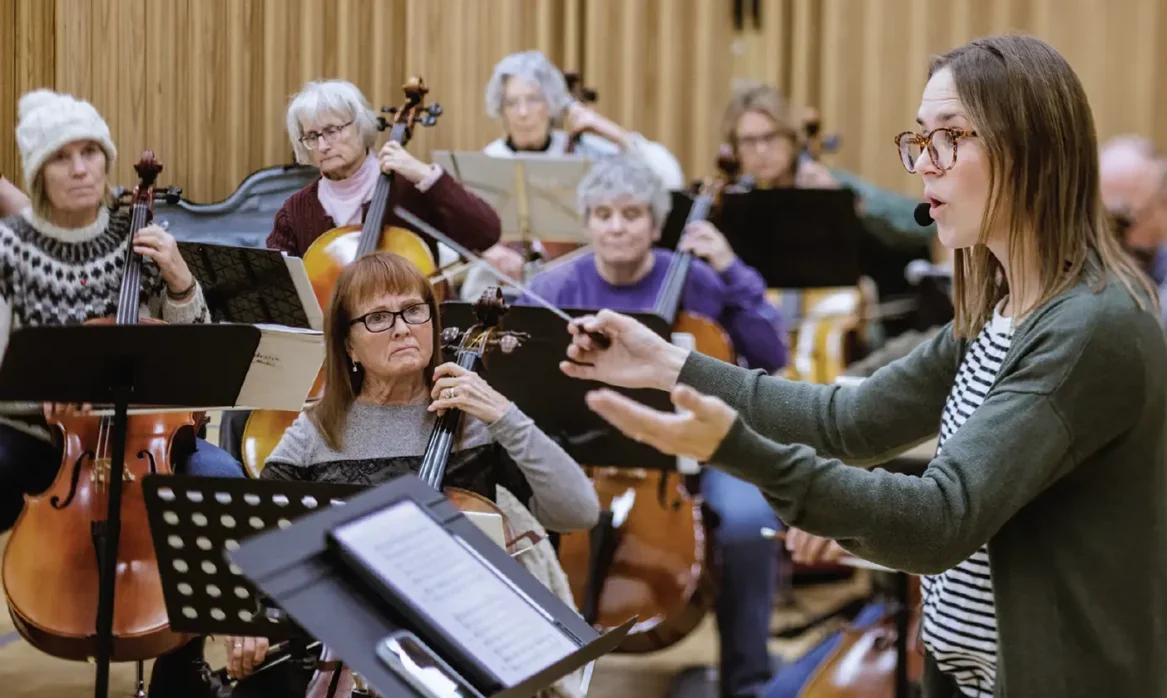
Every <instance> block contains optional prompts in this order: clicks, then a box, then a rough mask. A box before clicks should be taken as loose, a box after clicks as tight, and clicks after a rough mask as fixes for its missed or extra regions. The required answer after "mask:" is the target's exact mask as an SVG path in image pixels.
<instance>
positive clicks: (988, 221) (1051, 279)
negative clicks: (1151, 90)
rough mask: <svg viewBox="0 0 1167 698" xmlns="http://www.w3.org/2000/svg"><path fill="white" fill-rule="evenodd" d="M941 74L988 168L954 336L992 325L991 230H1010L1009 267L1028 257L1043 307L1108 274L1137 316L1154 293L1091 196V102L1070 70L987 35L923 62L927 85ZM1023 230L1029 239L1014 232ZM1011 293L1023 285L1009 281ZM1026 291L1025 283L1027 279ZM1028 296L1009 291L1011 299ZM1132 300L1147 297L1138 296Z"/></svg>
mask: <svg viewBox="0 0 1167 698" xmlns="http://www.w3.org/2000/svg"><path fill="white" fill-rule="evenodd" d="M944 68H948V69H949V70H951V71H952V78H953V82H954V83H955V85H956V91H957V93H958V94H959V96H960V100H961V102H962V103H963V104H964V106H965V108H966V109H967V110H968V115H969V118H970V120H971V121H972V122H973V124H974V127H975V128H976V130H977V135H978V136H979V139H980V141H981V142H982V143H983V144H984V147H985V150H986V152H987V153H988V160H989V199H988V201H987V202H986V205H985V212H984V219H983V221H982V223H981V231H980V240H979V242H980V243H981V244H978V245H975V246H973V247H972V248H969V249H958V250H956V253H955V256H954V262H953V305H954V307H955V311H956V312H955V323H954V328H955V331H956V334H957V336H962V337H972V336H975V335H976V333H977V332H979V331H980V329H981V328H982V327H983V326H984V324H985V323H986V322H987V321H988V320H989V318H990V317H992V313H993V309H994V308H995V307H996V305H997V304H998V303H999V302H1000V300H1001V299H1002V298H1004V297H1005V295H1006V294H1007V293H1009V292H1010V289H1008V288H1007V284H1006V278H1005V273H1004V269H1003V268H1002V266H1001V263H1000V262H999V261H998V260H997V259H996V258H995V257H994V256H993V254H992V253H991V252H990V251H989V249H988V248H987V247H986V246H985V245H984V244H983V243H985V241H986V240H987V239H988V236H989V233H990V231H992V230H994V229H996V227H997V225H998V223H999V222H1000V223H1004V224H1006V227H1007V228H1008V230H1009V242H1008V244H1009V252H1010V260H1011V263H1012V264H1014V265H1015V266H1016V267H1017V269H1024V268H1027V265H1028V262H1029V261H1030V256H1032V255H1036V256H1037V258H1038V263H1039V268H1040V278H1039V280H1038V281H1037V283H1038V285H1039V287H1040V294H1038V299H1037V301H1036V302H1035V303H1034V305H1033V306H1031V307H1028V308H1017V309H1016V313H1015V314H1016V315H1017V316H1021V315H1023V314H1025V313H1027V312H1028V311H1031V310H1033V309H1034V308H1036V307H1038V306H1040V305H1042V304H1044V303H1046V302H1047V301H1049V300H1050V299H1052V298H1054V297H1055V296H1057V295H1059V294H1060V293H1062V292H1064V291H1065V290H1066V289H1068V288H1069V287H1070V286H1072V285H1074V284H1075V283H1077V282H1078V280H1079V279H1081V278H1083V275H1086V278H1087V279H1089V280H1091V281H1094V282H1095V286H1096V289H1097V290H1101V289H1102V288H1103V287H1104V286H1105V283H1106V278H1107V275H1108V273H1110V274H1114V275H1115V276H1116V277H1117V278H1118V279H1119V281H1121V283H1122V284H1123V285H1124V286H1125V287H1126V288H1127V290H1128V291H1129V292H1130V293H1131V295H1132V296H1133V297H1134V299H1135V302H1136V303H1138V305H1139V307H1141V308H1146V307H1147V302H1148V301H1149V303H1151V304H1152V305H1157V304H1158V300H1157V293H1156V291H1155V289H1154V287H1153V286H1152V285H1151V283H1150V282H1149V281H1148V280H1147V278H1146V277H1145V276H1144V275H1143V274H1141V273H1140V272H1139V269H1138V266H1137V264H1136V262H1135V260H1134V259H1133V258H1132V257H1131V256H1130V255H1129V254H1127V253H1126V251H1125V250H1123V248H1122V246H1121V245H1120V244H1119V242H1118V240H1117V238H1116V237H1115V236H1114V235H1113V234H1112V232H1111V230H1110V228H1109V223H1108V221H1107V219H1106V216H1105V212H1104V210H1103V208H1102V195H1101V192H1100V190H1099V174H1098V139H1097V134H1096V133H1095V128H1094V116H1093V114H1092V113H1091V109H1090V102H1089V100H1088V99H1087V98H1086V91H1085V90H1084V89H1083V87H1082V83H1081V82H1080V81H1079V80H1078V76H1077V75H1076V74H1075V73H1074V71H1073V69H1072V68H1071V67H1070V65H1069V63H1067V62H1066V60H1065V59H1064V58H1063V57H1062V56H1061V55H1060V54H1059V53H1058V52H1057V51H1056V50H1054V48H1053V47H1052V46H1050V45H1049V44H1047V43H1045V42H1043V41H1040V40H1038V39H1035V38H1032V37H1028V36H1022V35H1003V36H991V37H987V38H983V39H978V40H976V41H973V42H971V43H969V44H966V45H964V46H961V47H960V48H957V49H953V50H952V51H949V52H947V53H945V54H942V55H940V56H937V57H936V58H934V59H933V60H932V65H931V67H930V68H929V71H928V77H929V79H931V77H932V76H933V75H935V74H936V73H937V72H938V71H940V70H942V69H944ZM1028 230H1032V231H1033V232H1034V236H1033V239H1027V238H1028V236H1026V235H1023V234H1022V232H1023V231H1028ZM1010 278H1012V279H1013V280H1014V284H1024V283H1025V280H1024V279H1020V278H1019V275H1018V274H1013V273H1011V274H1010ZM1030 282H1032V280H1030ZM1026 291H1027V289H1020V288H1014V289H1012V293H1013V294H1014V295H1013V297H1014V298H1015V299H1018V298H1022V297H1025V295H1026ZM1140 291H1141V292H1142V293H1143V294H1146V296H1147V298H1146V299H1144V298H1141V297H1140V295H1141V294H1140Z"/></svg>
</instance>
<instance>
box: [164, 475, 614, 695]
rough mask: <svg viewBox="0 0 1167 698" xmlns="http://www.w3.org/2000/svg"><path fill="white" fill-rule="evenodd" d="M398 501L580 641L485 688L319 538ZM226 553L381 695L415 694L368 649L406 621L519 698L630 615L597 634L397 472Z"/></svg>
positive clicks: (606, 644)
mask: <svg viewBox="0 0 1167 698" xmlns="http://www.w3.org/2000/svg"><path fill="white" fill-rule="evenodd" d="M159 479H161V478H159ZM192 484H193V483H192ZM255 484H265V483H262V482H257V483H255ZM176 489H177V488H176ZM403 502H412V503H413V504H414V505H416V506H417V507H418V509H420V510H421V511H422V512H424V513H426V514H428V515H429V516H430V517H432V519H433V520H434V521H436V522H437V523H438V524H439V525H440V526H441V527H442V529H444V531H445V532H446V533H447V534H450V535H454V536H456V537H458V538H460V539H461V540H462V541H464V542H465V544H467V545H468V546H469V547H470V548H472V550H473V551H474V554H475V556H477V557H479V558H480V559H482V560H485V561H486V562H487V563H488V564H489V565H490V566H492V567H493V568H494V569H495V570H497V571H498V572H500V573H501V574H502V575H504V577H505V579H506V580H508V581H509V585H510V586H511V588H512V589H518V590H519V591H518V592H516V593H520V592H521V593H520V596H524V595H525V596H526V598H527V599H529V600H530V601H531V602H533V603H534V604H535V605H536V606H537V607H538V608H541V609H543V611H545V612H546V613H548V614H550V616H551V617H552V618H553V619H554V621H555V622H556V623H558V624H559V626H560V627H561V628H562V629H563V630H562V631H561V632H563V633H564V636H568V637H569V636H571V635H574V636H575V638H578V641H574V642H573V644H574V645H575V646H576V647H578V648H579V649H578V650H576V651H575V652H573V653H570V654H568V655H567V656H566V657H564V658H563V659H561V660H559V661H557V662H554V663H552V664H551V665H549V666H547V667H546V668H544V669H542V670H539V671H537V672H536V673H535V674H534V675H532V676H529V677H527V678H526V679H522V680H520V681H518V682H517V683H516V684H515V685H512V686H510V687H503V688H502V690H493V689H492V688H491V687H488V686H484V685H483V684H482V682H481V681H480V680H475V679H474V678H472V677H473V676H474V675H475V674H474V668H473V667H471V666H468V665H467V664H466V662H465V661H460V660H458V659H457V657H456V655H455V654H454V653H451V652H449V651H446V650H443V649H439V648H441V647H443V644H442V640H441V638H440V636H439V635H436V634H435V631H434V630H433V628H432V626H431V625H430V623H432V620H430V621H428V622H426V621H418V622H410V621H407V620H405V618H406V616H404V615H402V612H401V611H399V610H397V609H398V608H399V604H402V603H404V601H403V600H402V599H400V598H396V599H394V600H393V601H389V600H387V598H386V597H385V596H383V595H382V594H383V593H384V591H382V592H378V591H376V590H375V589H374V587H373V586H371V585H370V583H368V582H366V581H365V579H364V578H362V577H361V576H360V575H359V574H358V573H357V572H355V571H354V570H353V568H352V567H350V566H349V565H348V564H347V563H346V562H345V561H344V560H343V559H342V558H341V557H340V556H339V555H338V553H337V551H336V549H335V548H334V547H333V546H332V545H330V544H329V542H328V536H329V533H330V532H331V531H333V530H334V529H336V528H337V527H339V526H341V525H343V524H345V523H348V522H350V521H353V520H354V519H359V518H361V517H363V516H365V515H368V514H373V513H376V512H381V511H384V510H386V509H388V508H390V507H393V506H395V505H397V504H400V503H403ZM393 533H394V532H393V531H392V530H386V531H385V536H386V539H387V540H389V539H391V538H392V536H393ZM228 555H229V558H230V560H231V561H232V562H233V563H235V564H236V565H238V566H239V568H241V569H242V570H243V573H244V574H245V575H247V576H248V577H249V578H251V580H252V581H253V582H255V584H256V586H258V587H259V588H260V589H262V590H264V591H265V592H266V593H267V594H268V595H269V596H270V597H271V598H272V599H274V600H275V602H276V603H277V604H279V606H280V607H281V608H283V609H284V610H285V611H287V612H288V614H290V615H291V616H292V618H293V619H294V620H295V621H296V623H298V624H299V625H300V626H301V627H303V628H304V629H305V630H306V631H307V632H309V633H311V634H312V635H313V636H314V637H316V638H318V639H319V640H321V641H322V642H324V643H325V644H326V645H328V646H329V647H330V648H332V649H333V650H334V651H335V652H336V653H337V654H338V655H339V656H340V658H341V659H342V660H343V661H344V662H345V664H347V665H348V666H350V667H352V669H353V671H355V672H357V673H359V674H360V675H361V676H362V677H363V678H364V679H366V680H367V681H368V682H369V683H370V684H371V685H372V686H373V688H374V689H375V690H376V691H377V692H379V693H381V694H382V695H384V696H388V697H394V696H413V695H421V694H420V693H418V692H416V691H414V690H412V689H410V688H409V687H408V686H407V685H406V684H405V682H404V681H403V680H402V679H401V678H399V677H398V675H397V674H396V673H394V672H393V671H391V670H390V669H388V668H387V666H386V665H385V663H384V662H383V661H382V660H381V659H380V658H379V657H378V655H377V653H376V650H375V648H376V646H377V644H378V643H379V642H380V641H381V640H382V639H383V638H385V637H386V636H387V635H389V634H390V633H393V632H394V631H397V630H402V629H404V630H409V631H411V632H413V633H414V634H415V635H417V636H418V637H419V638H420V639H421V641H422V642H423V643H424V644H425V645H427V646H428V647H429V648H431V649H433V650H434V651H435V652H436V653H437V654H438V656H440V657H441V659H443V660H444V661H445V662H446V663H447V664H449V665H450V667H451V668H452V669H453V671H454V672H455V673H456V674H457V675H459V678H461V679H462V680H468V681H469V683H470V684H471V685H473V686H474V687H475V688H476V689H477V690H478V691H479V692H480V693H482V694H483V695H484V696H490V697H491V698H525V697H527V696H533V695H535V694H536V693H537V692H538V691H540V690H542V689H544V688H546V687H548V686H550V685H552V684H553V683H555V682H556V681H557V680H559V679H560V678H562V677H564V676H567V675H568V674H570V673H572V672H574V671H576V670H578V669H581V668H583V667H584V666H585V665H587V664H589V663H591V662H592V661H594V660H595V659H596V658H598V657H600V656H601V655H603V654H606V653H607V652H610V651H611V650H613V649H615V647H616V646H617V645H619V644H620V642H621V641H622V640H623V639H624V637H625V636H626V635H627V633H628V630H629V629H630V628H631V627H632V624H633V622H634V619H630V620H629V621H628V622H627V623H625V624H624V625H622V626H621V627H620V628H618V629H616V630H612V631H609V632H608V633H606V634H604V635H600V634H599V633H597V632H596V631H595V630H594V629H593V628H592V627H591V626H589V625H588V624H587V623H585V622H584V621H583V619H582V618H580V617H579V615H578V614H576V613H575V612H574V611H572V610H571V608H570V607H569V606H567V605H566V604H564V603H563V602H562V601H560V600H559V599H558V598H557V597H556V596H555V595H554V594H553V593H551V591H550V590H549V589H548V588H547V587H545V586H544V585H543V584H542V583H541V582H540V581H539V580H538V579H536V578H535V577H534V576H533V575H531V574H530V573H529V572H527V570H526V569H525V568H524V567H523V566H522V565H521V564H520V563H518V562H517V561H515V560H514V559H512V558H511V557H510V555H508V554H507V552H506V551H505V550H503V549H502V548H501V547H499V546H498V545H497V544H496V543H495V542H494V541H493V540H491V539H490V538H489V537H488V536H487V535H486V534H485V533H483V532H482V530H481V529H479V528H478V526H477V525H476V524H474V523H473V522H471V521H470V520H469V519H468V518H466V517H465V516H464V515H462V513H461V512H460V511H458V509H456V508H455V507H454V506H453V504H451V503H450V501H449V500H448V499H447V498H446V497H445V496H444V495H443V494H442V493H440V492H438V491H437V490H434V489H433V488H432V487H430V486H429V485H426V484H425V483H424V482H422V481H421V480H420V479H418V478H417V477H416V476H414V475H403V476H401V477H398V478H395V479H393V480H391V481H389V482H387V483H384V484H382V485H379V486H377V487H375V488H372V489H369V490H366V491H365V492H362V493H361V494H358V495H356V496H354V497H350V498H349V499H348V500H346V502H345V504H344V506H339V507H328V508H324V509H321V510H319V511H317V512H315V513H313V514H310V515H308V516H305V517H302V518H301V519H299V520H298V521H297V522H296V523H294V524H292V525H291V526H290V527H288V528H286V529H284V530H277V531H271V532H267V533H263V534H261V535H259V536H256V537H254V538H251V539H249V540H247V541H246V542H244V543H243V544H242V546H241V547H240V548H239V549H238V550H236V551H234V552H231V553H229V554H228ZM495 688H497V687H495Z"/></svg>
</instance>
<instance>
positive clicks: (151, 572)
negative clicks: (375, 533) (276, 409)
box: [3, 152, 203, 662]
mask: <svg viewBox="0 0 1167 698" xmlns="http://www.w3.org/2000/svg"><path fill="white" fill-rule="evenodd" d="M134 169H135V170H137V173H138V177H139V178H140V179H139V182H138V186H137V187H136V188H135V189H134V191H133V194H132V203H131V222H130V239H131V240H132V239H133V235H134V234H135V233H136V232H137V231H138V230H140V229H141V228H143V227H144V226H146V225H147V224H148V223H149V222H150V220H151V217H152V204H153V201H154V197H155V196H157V195H169V192H165V191H164V190H162V189H155V182H156V180H157V178H158V174H159V173H160V172H161V171H162V166H161V165H160V164H158V162H157V160H155V159H154V154H153V153H151V152H146V153H144V154H143V155H142V159H141V160H140V161H139V162H138V163H137V164H136V165H135V166H134ZM141 278H142V259H141V257H140V256H139V255H138V254H137V253H135V252H134V247H133V245H132V244H127V245H126V263H125V270H124V272H123V274H122V283H121V295H120V296H119V299H118V304H117V311H116V315H115V317H113V318H100V319H96V320H91V321H89V322H87V323H86V324H103V325H107V324H116V325H133V324H135V323H138V322H152V323H161V322H162V321H160V320H141V319H140V318H139V317H138V312H139V303H140V301H141V299H140V296H141ZM202 417H203V413H201V412H185V411H174V412H162V413H157V414H130V415H128V416H127V428H126V435H125V446H124V458H125V470H124V473H123V477H122V486H121V504H120V506H119V507H118V511H120V531H119V530H116V529H115V528H114V527H112V526H110V522H109V521H107V519H106V516H107V512H108V507H109V502H110V499H109V495H110V487H109V484H110V470H111V461H112V453H111V452H112V448H113V444H114V443H116V439H117V437H116V436H115V435H114V434H113V433H112V432H113V419H112V418H111V417H103V416H93V415H70V416H52V417H50V418H49V419H48V423H49V426H50V428H55V429H56V430H58V432H59V433H60V436H61V439H62V441H63V444H64V447H63V455H62V461H61V468H60V471H59V472H58V473H57V477H56V479H55V480H54V481H53V484H52V486H51V487H50V488H49V489H48V490H46V491H45V492H44V493H42V494H39V495H37V496H26V497H25V507H24V511H23V512H22V513H21V515H20V518H19V519H17V522H16V526H15V528H14V529H13V531H12V535H11V537H10V538H9V540H8V547H7V549H6V550H5V551H4V563H3V577H4V588H5V590H6V591H7V595H8V610H9V613H10V615H11V616H12V620H13V623H14V624H15V626H16V629H17V630H18V631H19V632H20V634H21V636H22V637H23V638H24V639H25V640H27V641H28V643H29V644H31V645H32V646H34V647H36V648H37V649H39V650H41V651H42V652H45V653H46V654H49V655H51V656H54V657H58V658H61V659H70V660H77V661H84V660H87V659H90V658H94V657H96V656H97V654H98V639H97V635H96V633H97V631H98V624H99V622H100V621H101V620H102V619H100V618H99V617H98V606H99V604H98V595H99V589H100V584H99V580H100V565H99V562H98V555H97V550H96V549H95V546H94V542H95V531H104V532H105V534H106V535H111V536H112V535H117V536H118V547H117V559H116V561H114V563H113V564H114V569H115V570H116V572H115V582H114V588H113V602H114V603H113V609H112V612H113V619H112V630H113V642H112V650H111V655H110V659H111V661H115V662H129V661H142V660H146V659H151V658H154V657H158V656H160V655H163V654H166V653H168V652H170V651H172V650H175V649H177V648H178V647H181V646H182V645H184V644H185V643H186V642H187V641H189V640H190V638H191V636H189V635H182V634H178V633H175V632H173V631H171V629H170V623H169V618H168V616H167V614H166V605H165V603H164V601H163V596H162V583H161V580H160V578H159V576H158V558H157V557H156V555H155V553H154V541H153V539H152V538H151V536H150V526H149V521H148V519H147V516H146V504H145V500H144V498H143V493H142V478H144V477H146V476H147V475H154V474H170V473H172V472H173V467H172V464H171V460H170V459H171V454H172V449H173V447H174V444H175V442H176V440H177V439H178V438H179V437H180V435H181V436H183V437H189V438H191V439H193V438H194V435H195V430H197V429H198V427H199V426H201V424H202ZM115 503H116V502H115ZM107 598H108V597H107Z"/></svg>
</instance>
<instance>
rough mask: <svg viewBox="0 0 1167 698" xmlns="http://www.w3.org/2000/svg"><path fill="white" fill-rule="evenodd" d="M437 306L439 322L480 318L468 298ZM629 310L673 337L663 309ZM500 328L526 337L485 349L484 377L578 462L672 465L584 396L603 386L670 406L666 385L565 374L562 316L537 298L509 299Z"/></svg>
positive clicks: (460, 324)
mask: <svg viewBox="0 0 1167 698" xmlns="http://www.w3.org/2000/svg"><path fill="white" fill-rule="evenodd" d="M520 300H522V299H520ZM561 310H563V311H564V312H566V313H567V314H568V315H571V316H572V317H578V316H581V315H589V314H592V313H595V312H596V311H595V310H592V309H583V308H561ZM441 312H442V327H457V328H459V329H466V328H467V327H470V326H471V325H472V324H474V323H475V322H477V319H476V317H475V315H474V306H473V304H472V303H466V302H463V301H446V302H444V303H442V308H441ZM627 314H628V315H629V316H630V317H633V318H635V319H637V320H639V321H640V322H641V323H643V324H644V325H645V326H646V327H648V328H649V329H651V330H652V331H653V332H656V333H657V334H658V335H660V336H661V337H663V338H664V339H665V340H666V341H668V339H669V338H670V336H671V332H672V330H671V328H670V327H669V326H668V325H667V324H666V323H665V321H664V319H663V318H661V317H660V316H658V315H654V314H652V313H627ZM502 328H503V329H504V330H509V331H513V332H525V333H527V334H529V335H530V338H529V339H526V340H524V341H523V342H521V343H520V345H519V346H518V348H516V349H515V350H514V351H513V352H511V353H509V354H507V353H504V352H502V351H499V350H491V351H488V352H486V353H485V354H484V355H483V358H482V366H483V369H482V377H483V378H485V379H486V380H487V382H489V383H490V384H491V385H492V386H493V387H494V388H495V389H496V390H498V391H499V392H500V393H502V394H503V395H505V396H506V397H507V398H508V399H509V400H511V401H512V402H514V403H515V405H516V406H517V407H518V408H519V409H520V410H522V411H523V413H524V414H526V415H528V416H529V417H531V419H533V420H535V424H536V426H538V427H539V429H541V430H542V431H543V432H544V433H545V434H547V435H548V436H550V437H551V438H552V439H553V440H554V441H555V442H556V443H558V444H559V445H560V447H562V448H563V450H564V451H566V452H567V454H568V455H570V456H571V457H572V458H573V459H575V461H576V462H578V463H588V464H592V465H604V466H610V467H616V468H621V467H623V468H649V469H656V470H662V471H675V470H676V469H677V459H676V458H675V457H673V456H669V455H666V454H664V453H661V452H660V451H658V450H657V449H655V448H653V447H652V446H649V445H647V444H643V443H640V442H637V441H635V440H634V439H631V438H629V437H627V436H625V435H624V434H623V433H621V432H620V430H618V429H616V428H614V427H613V426H612V425H610V424H608V423H607V422H606V421H604V419H603V417H600V416H599V415H597V414H596V413H595V412H592V410H591V409H590V408H589V407H588V406H587V403H586V402H584V396H585V395H586V394H587V393H588V391H591V390H596V389H597V388H600V387H605V388H609V389H611V390H615V391H617V392H619V393H621V394H623V395H626V396H628V397H629V398H631V399H633V400H636V401H637V402H639V403H641V404H643V405H646V406H648V407H652V408H653V409H657V410H661V411H664V412H672V411H674V409H675V408H674V407H673V404H672V401H671V400H670V399H669V394H668V393H667V392H665V391H662V390H650V389H643V390H634V389H629V388H616V387H612V386H608V385H605V384H601V383H599V382H597V381H585V380H580V379H578V378H572V377H570V376H568V375H565V374H564V373H563V371H561V370H560V369H559V363H560V362H561V361H563V360H564V359H566V358H567V355H566V353H565V352H566V350H567V346H568V345H569V344H570V343H571V335H570V334H569V333H568V331H567V323H566V322H565V321H564V320H563V318H561V317H559V316H557V315H555V314H554V313H552V312H551V311H550V310H548V309H546V308H544V307H542V306H535V305H517V304H512V305H511V306H510V307H509V308H508V310H507V313H506V315H504V316H503V317H502Z"/></svg>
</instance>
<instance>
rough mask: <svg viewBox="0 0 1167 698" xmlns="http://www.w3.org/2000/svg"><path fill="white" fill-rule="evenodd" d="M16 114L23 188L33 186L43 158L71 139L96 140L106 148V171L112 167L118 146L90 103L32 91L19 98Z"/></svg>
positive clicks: (41, 91) (71, 97) (60, 95)
mask: <svg viewBox="0 0 1167 698" xmlns="http://www.w3.org/2000/svg"><path fill="white" fill-rule="evenodd" d="M19 113H20V116H19V119H20V123H19V124H18V125H17V126H16V145H17V146H18V147H19V148H20V157H21V158H22V159H23V161H24V186H25V188H26V190H31V189H32V181H33V180H34V179H36V175H37V173H38V172H40V169H41V165H43V164H44V162H45V160H47V159H48V158H49V156H50V155H52V154H53V153H55V152H57V149H58V148H60V147H61V146H63V145H65V144H67V143H72V142H73V141H81V140H91V141H96V142H97V143H98V145H100V146H101V148H102V150H104V151H105V169H106V172H109V171H111V170H112V168H113V163H114V161H115V160H116V159H117V154H118V151H117V148H115V147H114V145H113V139H112V138H110V135H109V125H108V124H106V123H105V119H102V118H101V114H98V113H97V110H96V109H94V108H93V105H92V104H90V103H89V102H83V101H81V100H79V99H75V98H74V97H73V95H65V94H59V93H56V92H52V91H51V90H43V89H42V90H34V91H32V92H29V93H28V94H26V95H24V96H23V97H21V98H20V105H19Z"/></svg>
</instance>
